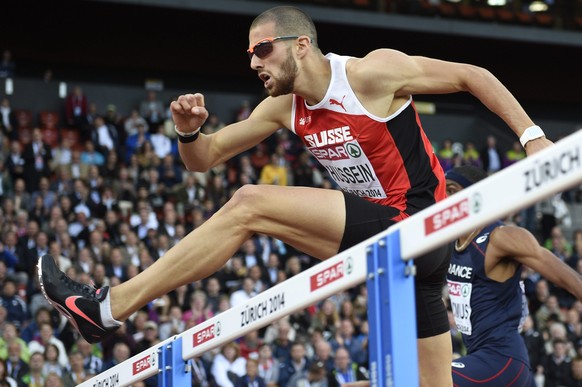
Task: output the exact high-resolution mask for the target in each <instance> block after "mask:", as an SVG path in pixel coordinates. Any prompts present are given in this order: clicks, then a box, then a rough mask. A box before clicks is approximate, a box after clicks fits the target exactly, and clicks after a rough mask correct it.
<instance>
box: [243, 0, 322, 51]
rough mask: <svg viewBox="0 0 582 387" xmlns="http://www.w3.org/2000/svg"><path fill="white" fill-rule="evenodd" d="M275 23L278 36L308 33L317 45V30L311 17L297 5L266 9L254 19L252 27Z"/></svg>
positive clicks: (312, 41)
mask: <svg viewBox="0 0 582 387" xmlns="http://www.w3.org/2000/svg"><path fill="white" fill-rule="evenodd" d="M270 22H273V23H275V31H276V33H277V35H278V36H292V35H297V36H301V35H307V36H309V37H310V38H311V43H312V44H313V45H314V46H315V47H317V30H316V29H315V24H313V20H311V17H310V16H309V15H308V14H307V13H305V12H304V11H302V10H300V9H299V8H296V7H290V6H280V7H275V8H271V9H268V10H266V11H265V12H263V13H261V14H260V15H259V16H257V17H256V18H255V20H253V22H252V24H251V29H253V28H254V27H256V26H258V25H261V24H265V23H270Z"/></svg>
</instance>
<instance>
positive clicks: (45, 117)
mask: <svg viewBox="0 0 582 387" xmlns="http://www.w3.org/2000/svg"><path fill="white" fill-rule="evenodd" d="M38 118H39V125H40V127H41V128H45V129H57V128H58V125H59V114H58V113H57V112H53V111H43V112H40V113H39V115H38Z"/></svg>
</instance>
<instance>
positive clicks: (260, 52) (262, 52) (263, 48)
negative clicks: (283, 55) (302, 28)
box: [247, 36, 299, 59]
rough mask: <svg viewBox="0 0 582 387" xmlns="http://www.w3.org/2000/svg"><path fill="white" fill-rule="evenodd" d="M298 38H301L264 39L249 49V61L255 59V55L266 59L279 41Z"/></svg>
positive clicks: (278, 37) (280, 37) (279, 37)
mask: <svg viewBox="0 0 582 387" xmlns="http://www.w3.org/2000/svg"><path fill="white" fill-rule="evenodd" d="M298 37H299V36H277V37H276V38H264V39H261V40H259V41H258V42H257V43H255V44H254V45H253V46H252V47H251V48H249V49H248V50H247V54H249V59H253V55H256V56H257V57H258V58H259V59H264V58H266V57H267V56H268V55H269V54H270V53H272V52H273V43H274V42H276V41H277V40H291V39H297V38H298Z"/></svg>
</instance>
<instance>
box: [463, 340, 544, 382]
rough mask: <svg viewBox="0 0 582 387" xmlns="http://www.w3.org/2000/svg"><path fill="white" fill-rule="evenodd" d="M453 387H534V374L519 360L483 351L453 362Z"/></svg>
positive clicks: (527, 365)
mask: <svg viewBox="0 0 582 387" xmlns="http://www.w3.org/2000/svg"><path fill="white" fill-rule="evenodd" d="M452 365H453V386H454V387H469V386H473V387H474V386H480V387H498V386H514V387H522V386H523V387H535V385H536V384H535V382H534V374H533V372H532V370H531V368H530V366H529V364H525V363H523V362H522V361H520V360H517V359H514V358H511V357H506V356H501V355H499V353H496V352H493V351H490V350H487V349H483V350H479V351H477V352H475V353H473V354H471V355H467V356H463V357H460V358H458V359H455V360H453V363H452Z"/></svg>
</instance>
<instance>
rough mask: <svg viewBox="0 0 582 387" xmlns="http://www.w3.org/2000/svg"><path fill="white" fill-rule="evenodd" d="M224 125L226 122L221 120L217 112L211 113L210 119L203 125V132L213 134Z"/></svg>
mask: <svg viewBox="0 0 582 387" xmlns="http://www.w3.org/2000/svg"><path fill="white" fill-rule="evenodd" d="M223 127H224V122H222V121H221V120H220V118H219V117H218V115H217V114H216V113H209V114H208V119H207V120H206V122H205V123H204V125H203V126H202V133H204V134H212V133H216V132H218V131H219V130H220V129H222V128H223Z"/></svg>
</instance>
